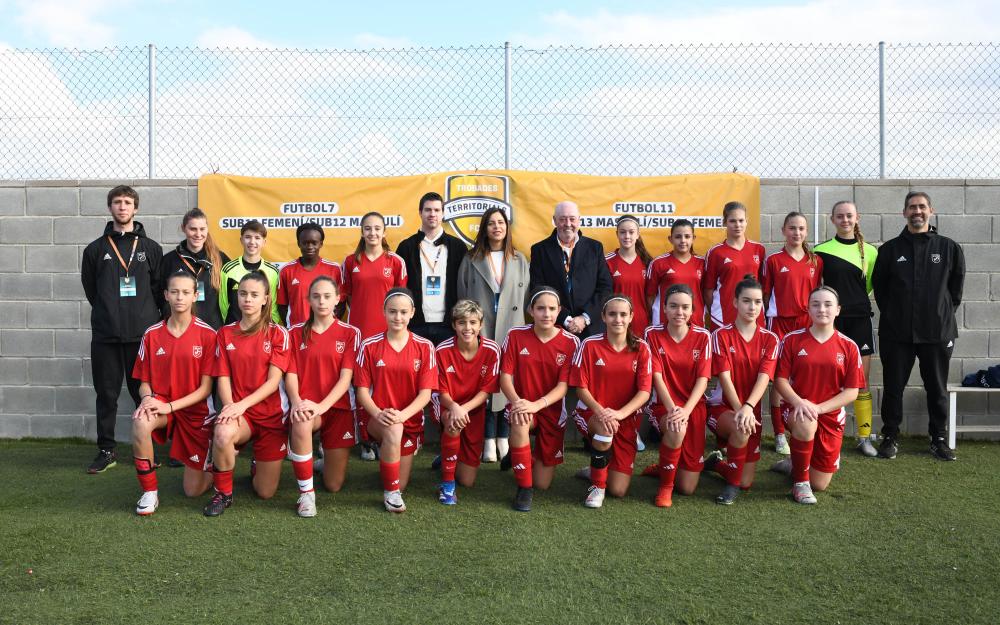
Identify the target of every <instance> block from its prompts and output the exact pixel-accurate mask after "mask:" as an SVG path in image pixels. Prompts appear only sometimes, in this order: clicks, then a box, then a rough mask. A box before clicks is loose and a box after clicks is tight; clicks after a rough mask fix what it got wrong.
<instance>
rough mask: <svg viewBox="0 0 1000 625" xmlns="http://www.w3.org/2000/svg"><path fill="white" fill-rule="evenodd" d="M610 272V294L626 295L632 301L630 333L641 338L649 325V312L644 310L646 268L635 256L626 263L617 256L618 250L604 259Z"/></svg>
mask: <svg viewBox="0 0 1000 625" xmlns="http://www.w3.org/2000/svg"><path fill="white" fill-rule="evenodd" d="M604 260H605V261H607V263H608V271H610V272H611V285H612V287H611V292H612V293H621V294H622V295H627V296H628V297H629V299H631V300H632V312H633V317H632V324H631V328H632V332H634V333H635V334H636V336H642V333H643V332H645V330H646V327H647V326H648V325H649V312H648V311H647V309H646V266H645V265H643V264H642V259H641V258H639V257H638V256H636V257H635V258H634V259H632V262H631V263H629V262H626V261H625V259H623V258H622V257H621V256H619V255H618V250H615V251H613V252H611V253H610V254H608V255H606V256H605V257H604Z"/></svg>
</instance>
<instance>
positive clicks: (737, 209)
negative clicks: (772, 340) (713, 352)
mask: <svg viewBox="0 0 1000 625" xmlns="http://www.w3.org/2000/svg"><path fill="white" fill-rule="evenodd" d="M722 222H723V224H724V225H725V227H726V240H725V241H723V242H722V243H719V244H717V245H714V246H712V248H711V249H709V250H708V254H706V255H705V282H704V285H703V286H702V289H703V293H702V294H703V295H704V297H705V305H706V306H708V309H709V313H710V315H711V318H712V324H713V326H714V327H716V328H717V327H719V326H723V325H725V324H727V323H732V322H733V321H734V320H735V319H736V307H735V306H734V305H733V301H734V297H733V293H734V291H735V289H736V283H737V282H739V281H740V280H742V279H743V276H745V275H747V274H750V275H752V276H754V277H755V278H756V279H757V281H758V282H759V281H762V280H763V267H764V256H765V252H766V250H765V249H764V246H763V245H761V244H760V243H757V242H756V241H750V240H749V239H747V238H746V229H747V208H746V206H744V205H743V204H741V203H739V202H729V203H727V204H726V205H725V206H724V207H723V208H722ZM758 323H760V324H761V325H764V318H763V317H760V318H759V319H758Z"/></svg>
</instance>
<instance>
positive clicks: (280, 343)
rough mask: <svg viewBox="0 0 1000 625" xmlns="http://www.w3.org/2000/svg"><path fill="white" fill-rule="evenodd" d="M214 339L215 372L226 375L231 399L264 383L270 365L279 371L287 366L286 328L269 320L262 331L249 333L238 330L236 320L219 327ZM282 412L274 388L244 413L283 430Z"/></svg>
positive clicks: (238, 326) (258, 421) (287, 340)
mask: <svg viewBox="0 0 1000 625" xmlns="http://www.w3.org/2000/svg"><path fill="white" fill-rule="evenodd" d="M216 338H217V340H216V343H215V358H216V359H217V360H218V365H217V367H216V375H218V376H228V377H229V382H230V384H231V386H232V389H233V401H240V400H241V399H243V398H244V397H247V396H249V395H251V394H253V392H254V391H256V390H257V389H258V388H260V387H261V386H263V385H264V382H265V381H267V372H268V369H270V367H271V365H274V366H275V367H277V368H279V369H281V370H282V371H286V370H287V369H288V357H289V348H290V346H291V345H290V343H289V339H288V331H287V330H285V329H284V328H282V327H281V326H279V325H277V324H274V323H268V324H267V327H266V328H265V329H264V330H262V331H260V332H258V333H257V334H249V335H248V334H241V333H240V324H239V322H238V321H237V322H233V323H230V324H229V325H225V326H222V328H221V329H220V330H219V333H218V335H217V337H216ZM283 412H284V411H283V410H282V408H281V393H280V392H279V391H278V390H277V389H275V391H274V392H273V393H271V394H270V395H268V396H267V397H266V398H265V399H264V400H263V401H261V402H259V403H258V404H256V405H254V406H251V407H250V409H249V410H247V411H246V413H244V415H243V416H244V417H246V418H247V420H248V421H253V422H254V423H256V424H258V425H261V426H263V427H266V428H272V429H282V428H284V427H285V424H284V414H283Z"/></svg>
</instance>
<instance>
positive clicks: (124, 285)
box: [118, 276, 136, 297]
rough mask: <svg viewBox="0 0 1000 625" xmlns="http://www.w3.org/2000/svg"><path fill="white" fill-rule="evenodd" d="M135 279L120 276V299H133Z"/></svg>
mask: <svg viewBox="0 0 1000 625" xmlns="http://www.w3.org/2000/svg"><path fill="white" fill-rule="evenodd" d="M135 293H136V291H135V278H133V277H132V276H122V277H121V278H118V295H119V296H121V297H135Z"/></svg>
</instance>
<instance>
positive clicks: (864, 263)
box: [854, 221, 868, 280]
mask: <svg viewBox="0 0 1000 625" xmlns="http://www.w3.org/2000/svg"><path fill="white" fill-rule="evenodd" d="M854 238H855V239H857V240H858V256H860V257H861V278H862V279H863V280H866V279H867V277H868V260H867V259H866V258H865V235H863V234H861V222H860V221H856V222H854Z"/></svg>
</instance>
